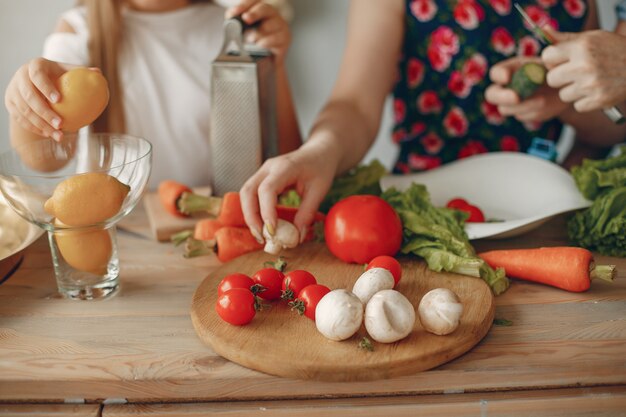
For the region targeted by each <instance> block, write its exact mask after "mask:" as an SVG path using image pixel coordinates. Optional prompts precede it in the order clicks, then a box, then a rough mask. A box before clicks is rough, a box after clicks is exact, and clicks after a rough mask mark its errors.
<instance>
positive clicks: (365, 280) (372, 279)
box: [352, 268, 395, 304]
mask: <svg viewBox="0 0 626 417" xmlns="http://www.w3.org/2000/svg"><path fill="white" fill-rule="evenodd" d="M394 285H395V281H394V279H393V275H392V274H391V272H389V271H388V270H386V269H384V268H372V269H368V270H367V271H365V272H363V273H362V274H361V276H360V277H359V279H357V280H356V282H355V283H354V287H352V292H353V293H354V295H356V296H357V297H359V299H360V300H361V302H362V303H363V304H367V302H368V301H369V300H370V298H372V296H373V295H374V294H376V293H377V292H378V291H382V290H390V289H392V288H393V286H394Z"/></svg>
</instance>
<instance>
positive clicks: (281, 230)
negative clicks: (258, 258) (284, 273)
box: [263, 219, 300, 255]
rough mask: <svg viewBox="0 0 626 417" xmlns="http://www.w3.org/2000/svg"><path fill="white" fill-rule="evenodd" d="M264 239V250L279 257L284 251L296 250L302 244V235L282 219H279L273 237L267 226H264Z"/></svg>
mask: <svg viewBox="0 0 626 417" xmlns="http://www.w3.org/2000/svg"><path fill="white" fill-rule="evenodd" d="M263 237H264V238H265V248H264V249H263V250H264V251H265V252H267V253H271V254H272V255H278V254H279V253H280V251H282V250H283V249H292V248H295V247H296V246H298V243H300V234H299V233H298V229H296V226H294V225H293V224H292V223H289V222H288V221H285V220H282V219H278V222H277V223H276V230H275V231H274V235H273V236H272V235H271V234H270V232H269V230H267V225H264V226H263Z"/></svg>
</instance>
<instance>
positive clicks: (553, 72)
mask: <svg viewBox="0 0 626 417" xmlns="http://www.w3.org/2000/svg"><path fill="white" fill-rule="evenodd" d="M550 35H552V36H553V37H554V39H555V40H556V44H554V45H552V46H549V47H547V48H546V49H544V51H543V53H542V54H541V58H542V59H543V62H544V63H545V65H546V67H547V68H548V69H549V71H548V75H547V78H546V82H547V83H548V85H549V86H551V87H554V88H558V89H559V97H560V98H561V100H562V101H564V102H566V103H574V108H575V109H576V110H577V111H579V112H588V111H592V110H598V109H602V108H608V107H611V106H614V105H616V104H619V103H622V102H623V101H625V100H626V37H624V36H622V35H618V34H616V33H611V32H606V31H602V30H594V31H589V32H583V33H559V32H555V31H550Z"/></svg>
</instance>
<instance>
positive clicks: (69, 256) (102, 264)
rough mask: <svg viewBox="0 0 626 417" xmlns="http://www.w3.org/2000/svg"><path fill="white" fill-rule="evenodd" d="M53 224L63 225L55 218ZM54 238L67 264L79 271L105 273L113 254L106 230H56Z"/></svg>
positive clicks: (109, 237)
mask: <svg viewBox="0 0 626 417" xmlns="http://www.w3.org/2000/svg"><path fill="white" fill-rule="evenodd" d="M55 225H57V226H65V225H64V224H63V223H62V222H60V221H58V220H55ZM54 238H55V240H56V242H57V247H58V248H59V252H60V253H61V256H62V257H63V259H64V260H65V262H66V263H67V264H69V265H70V266H72V267H73V268H75V269H77V270H79V271H83V272H90V273H92V274H96V275H104V274H106V272H107V264H108V263H109V260H110V259H111V255H112V254H113V244H112V242H111V236H109V232H108V231H107V230H103V229H95V230H71V229H69V230H57V231H55V232H54Z"/></svg>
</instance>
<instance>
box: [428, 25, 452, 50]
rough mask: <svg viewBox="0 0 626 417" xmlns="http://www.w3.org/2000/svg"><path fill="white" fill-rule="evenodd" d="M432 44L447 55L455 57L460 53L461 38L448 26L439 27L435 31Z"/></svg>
mask: <svg viewBox="0 0 626 417" xmlns="http://www.w3.org/2000/svg"><path fill="white" fill-rule="evenodd" d="M430 42H431V45H435V46H437V48H439V49H440V50H441V51H442V52H443V53H445V54H447V55H455V54H456V53H458V52H459V37H458V36H457V34H456V33H454V31H453V30H452V28H450V27H448V26H439V27H438V28H437V29H435V30H434V31H433V33H432V35H431V37H430Z"/></svg>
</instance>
